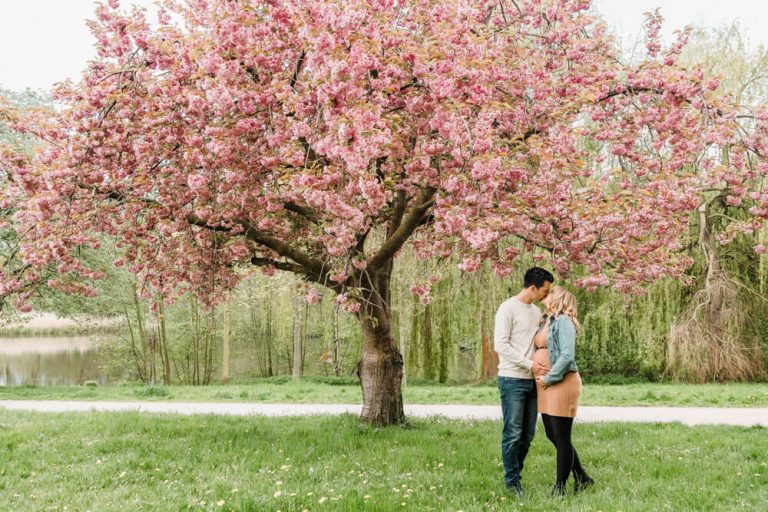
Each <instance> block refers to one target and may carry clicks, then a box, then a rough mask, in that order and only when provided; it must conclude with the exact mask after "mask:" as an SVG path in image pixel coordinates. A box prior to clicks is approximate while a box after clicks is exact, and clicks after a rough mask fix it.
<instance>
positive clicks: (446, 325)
mask: <svg viewBox="0 0 768 512" xmlns="http://www.w3.org/2000/svg"><path fill="white" fill-rule="evenodd" d="M444 302H445V299H444ZM439 313H440V320H439V324H440V342H439V344H440V355H439V359H438V372H437V381H438V382H439V383H441V384H445V382H446V381H447V380H448V356H449V353H448V352H449V350H450V347H451V324H450V316H449V315H450V312H449V311H448V308H446V307H443V308H441V309H440V310H439Z"/></svg>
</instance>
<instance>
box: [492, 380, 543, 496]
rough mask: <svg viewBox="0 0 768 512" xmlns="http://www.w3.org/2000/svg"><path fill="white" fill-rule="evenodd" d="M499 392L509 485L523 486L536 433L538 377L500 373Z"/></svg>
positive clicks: (511, 486)
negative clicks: (529, 377) (525, 470)
mask: <svg viewBox="0 0 768 512" xmlns="http://www.w3.org/2000/svg"><path fill="white" fill-rule="evenodd" d="M499 395H500V396H501V413H502V416H503V421H504V430H503V431H502V434H501V460H502V462H503V463H504V482H505V483H506V484H507V487H509V488H519V487H520V473H522V471H523V462H524V461H525V456H526V455H528V448H529V447H530V446H531V441H533V436H534V434H535V433H536V414H537V413H538V409H537V406H536V381H535V380H533V379H516V378H514V377H499Z"/></svg>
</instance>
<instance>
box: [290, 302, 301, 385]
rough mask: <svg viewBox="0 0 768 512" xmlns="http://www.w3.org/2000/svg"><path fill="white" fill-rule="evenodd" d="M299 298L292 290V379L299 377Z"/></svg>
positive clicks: (296, 379) (295, 379)
mask: <svg viewBox="0 0 768 512" xmlns="http://www.w3.org/2000/svg"><path fill="white" fill-rule="evenodd" d="M302 309H303V308H302V307H301V299H300V298H299V296H298V294H297V293H296V292H295V291H294V296H293V369H292V370H291V376H292V378H293V380H294V381H298V380H299V379H300V378H301V327H302V323H303V322H302V319H301V317H302Z"/></svg>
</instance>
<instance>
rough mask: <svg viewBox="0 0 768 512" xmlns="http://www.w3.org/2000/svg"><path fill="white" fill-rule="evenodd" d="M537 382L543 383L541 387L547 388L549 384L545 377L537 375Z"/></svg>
mask: <svg viewBox="0 0 768 512" xmlns="http://www.w3.org/2000/svg"><path fill="white" fill-rule="evenodd" d="M536 382H538V383H539V384H541V389H547V388H548V387H549V386H548V385H547V384H546V383H545V382H544V377H536Z"/></svg>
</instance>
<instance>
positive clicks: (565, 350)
mask: <svg viewBox="0 0 768 512" xmlns="http://www.w3.org/2000/svg"><path fill="white" fill-rule="evenodd" d="M542 303H543V304H544V306H545V307H546V311H545V314H544V321H543V322H544V323H543V325H542V327H541V329H540V330H539V332H538V333H536V336H535V338H534V343H535V345H536V352H535V354H534V356H533V360H534V361H535V362H538V363H541V364H543V365H545V366H546V367H547V370H548V373H547V374H546V375H544V376H539V377H536V386H537V392H538V406H539V412H540V413H541V418H542V421H543V422H544V430H546V432H547V438H549V440H550V441H551V442H552V444H554V445H555V448H556V449H557V480H556V481H555V486H554V487H553V488H552V495H553V496H558V497H559V496H563V495H564V494H565V485H566V482H567V481H568V475H570V473H571V472H573V479H574V492H579V491H581V490H582V489H584V488H586V487H589V486H590V485H593V484H594V483H595V482H594V480H592V479H591V478H590V477H589V475H587V473H586V471H584V468H583V467H582V466H581V461H580V460H579V455H578V454H577V453H576V449H575V448H574V447H573V444H572V443H571V429H572V428H573V419H574V418H575V417H576V409H577V408H578V405H579V396H580V395H581V377H580V376H579V371H578V368H577V367H576V360H575V355H576V333H577V332H578V330H579V328H580V326H579V321H578V320H577V319H576V299H575V298H574V297H573V295H572V294H571V293H570V292H569V291H568V290H566V289H565V288H563V287H562V286H553V287H552V290H551V291H550V293H549V295H548V296H547V297H546V298H545V299H544V300H543V301H542Z"/></svg>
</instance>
